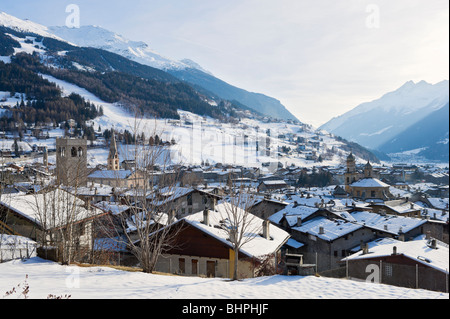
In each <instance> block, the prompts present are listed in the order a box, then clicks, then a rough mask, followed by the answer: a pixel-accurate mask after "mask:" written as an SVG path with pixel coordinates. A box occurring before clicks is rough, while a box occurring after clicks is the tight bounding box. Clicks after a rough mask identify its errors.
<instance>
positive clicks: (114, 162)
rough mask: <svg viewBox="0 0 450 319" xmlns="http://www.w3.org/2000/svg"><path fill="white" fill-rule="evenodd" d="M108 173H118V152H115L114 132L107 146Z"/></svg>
mask: <svg viewBox="0 0 450 319" xmlns="http://www.w3.org/2000/svg"><path fill="white" fill-rule="evenodd" d="M107 166H108V167H107V169H108V170H109V171H118V170H119V169H120V165H119V152H118V151H117V144H116V137H115V134H114V131H113V132H112V136H111V144H110V145H109V155H108V165H107Z"/></svg>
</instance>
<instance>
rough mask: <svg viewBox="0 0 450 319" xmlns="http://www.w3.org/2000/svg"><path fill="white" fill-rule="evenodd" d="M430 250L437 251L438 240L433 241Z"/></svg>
mask: <svg viewBox="0 0 450 319" xmlns="http://www.w3.org/2000/svg"><path fill="white" fill-rule="evenodd" d="M430 248H432V249H437V241H436V239H434V238H432V239H431V245H430Z"/></svg>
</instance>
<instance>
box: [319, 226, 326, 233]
mask: <svg viewBox="0 0 450 319" xmlns="http://www.w3.org/2000/svg"><path fill="white" fill-rule="evenodd" d="M319 234H320V235H323V234H325V229H324V228H323V227H322V226H320V227H319Z"/></svg>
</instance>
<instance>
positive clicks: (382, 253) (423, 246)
mask: <svg viewBox="0 0 450 319" xmlns="http://www.w3.org/2000/svg"><path fill="white" fill-rule="evenodd" d="M394 247H396V248H397V254H401V255H404V256H406V257H409V258H410V259H413V260H414V261H416V262H418V263H421V264H424V265H427V266H429V267H432V268H435V269H437V270H440V271H442V272H445V273H446V274H448V269H449V266H448V265H449V248H448V245H443V244H439V243H438V244H437V246H436V247H437V249H433V248H431V247H430V245H429V242H428V240H427V239H421V240H412V241H407V242H401V241H396V242H394V243H387V244H385V245H373V246H372V247H371V248H369V253H368V254H363V252H362V251H360V252H357V253H356V254H353V255H351V256H349V257H346V258H344V259H343V260H344V261H346V260H357V259H366V258H374V257H386V256H391V255H392V253H393V251H394Z"/></svg>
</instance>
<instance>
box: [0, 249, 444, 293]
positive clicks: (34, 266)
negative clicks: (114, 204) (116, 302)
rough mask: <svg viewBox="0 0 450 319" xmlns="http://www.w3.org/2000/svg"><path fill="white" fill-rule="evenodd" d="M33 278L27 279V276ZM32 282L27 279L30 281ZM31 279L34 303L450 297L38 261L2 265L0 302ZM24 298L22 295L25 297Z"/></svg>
mask: <svg viewBox="0 0 450 319" xmlns="http://www.w3.org/2000/svg"><path fill="white" fill-rule="evenodd" d="M27 276H28V277H27ZM26 277H27V279H26ZM25 279H26V282H27V284H28V285H29V293H28V297H29V298H31V299H42V298H47V296H48V295H49V294H52V295H56V296H63V295H70V296H71V299H144V298H145V299H186V300H192V299H448V298H449V295H448V294H445V293H439V292H433V291H427V290H416V289H407V288H401V287H394V286H388V285H383V284H375V283H366V282H359V281H352V280H343V279H332V278H325V277H315V276H308V277H297V276H289V277H288V276H272V277H260V278H253V279H245V280H242V281H236V282H232V281H228V280H227V279H220V278H198V277H179V276H165V275H155V274H144V273H141V272H126V271H119V270H115V269H111V268H107V267H89V268H88V267H77V266H61V265H59V264H57V263H54V262H50V261H46V260H43V259H40V258H38V257H35V258H31V259H29V260H28V261H20V260H15V261H11V262H6V263H3V264H0V298H1V297H3V298H14V299H15V298H18V297H21V295H20V292H21V291H22V290H21V289H20V287H19V288H18V289H17V288H16V290H17V291H18V292H19V294H12V295H10V296H6V297H5V296H4V294H5V292H7V291H10V290H11V289H12V288H13V287H17V285H19V284H21V283H22V284H24V281H25ZM22 297H23V296H22Z"/></svg>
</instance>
